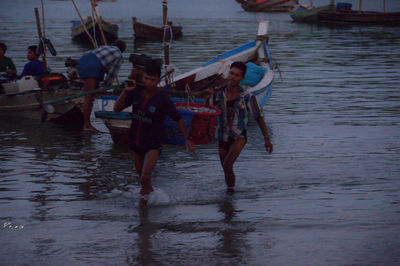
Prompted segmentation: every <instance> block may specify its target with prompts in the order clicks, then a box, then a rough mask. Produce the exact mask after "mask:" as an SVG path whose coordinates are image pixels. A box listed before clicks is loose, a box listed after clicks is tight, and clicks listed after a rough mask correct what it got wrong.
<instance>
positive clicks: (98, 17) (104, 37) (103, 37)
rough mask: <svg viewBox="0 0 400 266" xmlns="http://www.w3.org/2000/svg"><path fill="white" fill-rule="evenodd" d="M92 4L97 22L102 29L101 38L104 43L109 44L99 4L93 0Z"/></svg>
mask: <svg viewBox="0 0 400 266" xmlns="http://www.w3.org/2000/svg"><path fill="white" fill-rule="evenodd" d="M90 4H91V5H92V10H93V13H94V15H95V16H96V20H97V23H98V24H99V29H100V34H101V39H102V40H103V44H104V45H107V40H106V36H104V32H103V26H102V25H101V18H100V16H99V12H98V5H97V3H95V2H94V1H93V0H90Z"/></svg>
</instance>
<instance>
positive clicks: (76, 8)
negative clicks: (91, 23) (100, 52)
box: [71, 0, 97, 49]
mask: <svg viewBox="0 0 400 266" xmlns="http://www.w3.org/2000/svg"><path fill="white" fill-rule="evenodd" d="M71 1H72V4H74V7H75V10H76V12H77V13H78V16H79V19H80V20H81V23H82V26H83V29H84V30H85V32H86V34H87V35H88V36H89V39H90V42H91V43H92V45H93V49H95V48H97V45H96V42H95V41H94V39H93V37H92V35H90V33H89V31H88V30H87V28H86V25H85V23H84V22H83V18H82V16H81V13H80V12H79V9H78V7H77V6H76V4H75V0H71Z"/></svg>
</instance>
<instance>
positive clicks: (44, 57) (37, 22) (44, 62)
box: [35, 7, 47, 71]
mask: <svg viewBox="0 0 400 266" xmlns="http://www.w3.org/2000/svg"><path fill="white" fill-rule="evenodd" d="M35 17H36V26H37V32H38V36H39V41H40V42H41V43H42V46H43V51H45V50H46V48H45V45H46V44H45V43H44V39H43V36H42V28H41V26H40V17H39V10H38V8H37V7H35ZM42 58H43V65H44V69H45V71H47V60H46V56H45V53H44V52H43V56H42Z"/></svg>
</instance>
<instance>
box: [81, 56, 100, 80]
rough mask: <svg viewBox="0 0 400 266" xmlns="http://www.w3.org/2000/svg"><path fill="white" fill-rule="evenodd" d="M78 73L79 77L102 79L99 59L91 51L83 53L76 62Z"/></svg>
mask: <svg viewBox="0 0 400 266" xmlns="http://www.w3.org/2000/svg"><path fill="white" fill-rule="evenodd" d="M78 73H79V76H80V77H81V79H83V80H85V79H88V78H95V79H96V80H98V81H102V80H103V79H104V69H103V66H102V64H101V62H100V59H98V58H97V56H96V55H94V54H92V53H88V54H84V55H83V56H82V57H81V58H80V59H79V62H78Z"/></svg>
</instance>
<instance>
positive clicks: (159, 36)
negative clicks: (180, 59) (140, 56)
mask: <svg viewBox="0 0 400 266" xmlns="http://www.w3.org/2000/svg"><path fill="white" fill-rule="evenodd" d="M132 23H133V29H134V31H135V39H137V40H151V41H163V39H164V27H154V26H150V25H147V24H143V23H140V22H138V21H137V20H136V18H135V17H133V18H132ZM170 23H171V24H172V22H170ZM171 28H172V38H173V39H175V38H179V37H181V36H182V27H180V26H172V27H171ZM165 38H166V39H167V40H170V39H171V38H170V31H167V33H166V36H165Z"/></svg>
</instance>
